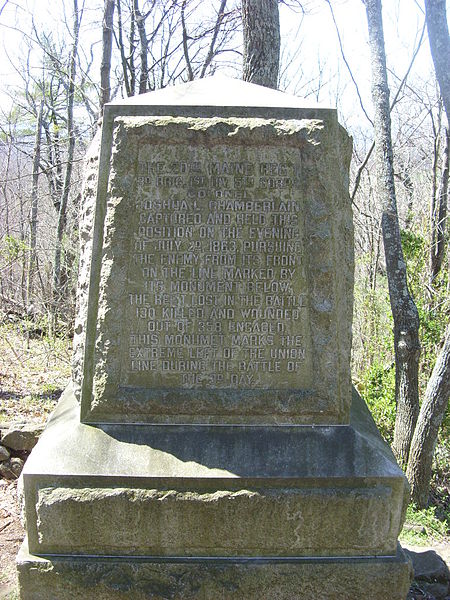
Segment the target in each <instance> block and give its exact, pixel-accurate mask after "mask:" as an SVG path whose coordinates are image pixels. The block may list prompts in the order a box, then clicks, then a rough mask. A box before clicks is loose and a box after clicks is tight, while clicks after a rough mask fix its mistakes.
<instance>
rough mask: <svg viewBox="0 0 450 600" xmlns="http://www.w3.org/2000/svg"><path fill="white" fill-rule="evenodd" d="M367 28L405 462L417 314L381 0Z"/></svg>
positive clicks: (372, 5)
mask: <svg viewBox="0 0 450 600" xmlns="http://www.w3.org/2000/svg"><path fill="white" fill-rule="evenodd" d="M365 6H366V13H367V21H368V27H369V44H370V52H371V70H372V99H373V103H374V107H375V114H374V129H375V152H376V171H377V194H378V198H379V202H380V205H381V207H382V220H381V223H382V231H383V244H384V253H385V259H386V272H387V279H388V285H389V298H390V303H391V310H392V316H393V320H394V348H395V375H396V384H395V392H396V404H397V412H396V420H395V432H394V444H393V449H394V452H395V454H396V456H397V458H398V460H399V461H400V462H401V463H402V464H406V463H407V460H408V455H409V448H410V445H411V439H412V436H413V432H414V428H415V426H416V422H417V416H418V413H419V390H418V369H419V356H420V342H419V315H418V311H417V307H416V305H415V303H414V300H413V298H412V296H411V294H410V291H409V288H408V282H407V276H406V263H405V259H404V257H403V251H402V245H401V238H400V226H399V221H398V212H397V200H396V195H395V183H394V168H393V152H392V137H391V118H390V107H389V87H388V82H387V71H386V53H385V49H384V33H383V21H382V14H381V0H365Z"/></svg>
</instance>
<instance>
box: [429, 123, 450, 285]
mask: <svg viewBox="0 0 450 600" xmlns="http://www.w3.org/2000/svg"><path fill="white" fill-rule="evenodd" d="M442 137H443V142H444V143H443V152H442V171H441V177H440V184H439V187H438V188H437V194H436V193H433V196H432V199H431V211H430V225H431V245H430V280H431V284H433V282H434V280H435V279H436V277H437V276H438V275H439V272H440V270H441V267H442V261H443V259H444V252H445V241H446V225H447V205H448V180H449V139H450V136H449V130H448V128H444V130H443V133H442ZM436 187H437V186H435V189H436ZM433 192H435V190H433Z"/></svg>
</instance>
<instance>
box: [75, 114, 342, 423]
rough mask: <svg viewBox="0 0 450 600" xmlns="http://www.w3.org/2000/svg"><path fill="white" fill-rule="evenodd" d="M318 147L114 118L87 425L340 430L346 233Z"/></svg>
mask: <svg viewBox="0 0 450 600" xmlns="http://www.w3.org/2000/svg"><path fill="white" fill-rule="evenodd" d="M332 134H334V135H335V136H337V137H339V136H340V137H341V148H344V149H345V152H347V154H348V148H349V146H348V143H347V138H346V135H345V133H344V132H343V131H342V130H340V129H339V128H338V127H335V128H334V130H333V131H332ZM329 135H330V131H329V130H327V131H325V130H324V128H323V125H321V123H319V122H318V121H314V120H311V119H309V120H306V119H305V120H296V121H294V120H276V121H275V120H267V119H261V118H217V117H215V118H191V117H164V116H160V117H136V116H124V117H118V118H116V120H115V129H114V149H113V152H112V157H111V169H110V174H109V183H108V190H107V193H106V194H105V198H102V197H99V198H98V199H97V202H104V203H105V204H106V210H105V217H104V225H103V231H104V237H103V239H102V240H101V243H102V246H103V251H102V254H101V264H100V265H99V271H98V280H97V282H96V284H97V285H98V288H97V289H98V304H96V314H95V313H94V311H92V313H91V315H90V320H89V322H88V329H89V328H90V329H91V331H90V332H89V331H88V335H89V334H90V335H91V336H92V339H93V340H94V336H95V350H94V353H93V359H91V358H90V357H88V356H87V357H86V359H85V360H87V363H88V364H87V377H86V375H85V378H86V382H85V387H84V391H85V397H87V396H88V397H89V398H90V401H89V407H88V409H87V410H86V403H83V406H84V410H85V412H84V414H85V418H86V420H87V421H90V420H93V421H95V420H97V419H99V420H100V421H102V420H106V421H110V420H112V421H121V420H126V421H131V422H133V421H137V422H141V421H143V422H183V421H186V420H187V421H188V422H189V421H192V422H238V423H239V422H254V423H263V422H279V423H282V422H288V423H296V422H317V423H324V422H326V423H335V422H345V420H346V419H347V418H348V415H347V414H346V413H347V409H348V401H347V399H348V398H349V397H350V394H349V389H350V376H349V365H348V359H347V356H348V348H349V343H350V331H349V324H350V322H351V321H350V318H349V311H350V307H351V284H352V266H351V264H352V227H351V216H350V208H349V205H348V202H346V201H345V194H344V193H343V191H342V190H341V189H336V183H335V181H333V171H334V169H335V166H334V163H333V160H334V159H335V157H333V156H332V154H331V153H330V152H328V151H327V150H326V148H327V147H329V144H326V138H327V137H328V136H329ZM335 146H336V144H334V147H335ZM341 179H342V178H339V179H337V180H338V181H340V180H341ZM338 185H339V184H338ZM343 198H344V201H343V200H342V199H343ZM97 211H99V207H98V205H97ZM331 214H334V215H335V217H334V219H333V226H332V227H330V226H329V224H328V223H326V222H325V217H327V218H329V217H330V215H331ZM337 261H338V262H340V263H341V264H343V265H345V266H347V270H346V271H344V272H343V275H340V276H337V275H336V273H337V272H338V270H337V269H335V264H336V262H337ZM93 269H94V270H95V265H94V266H93ZM311 282H313V283H311ZM94 329H95V332H94ZM319 357H320V359H319ZM324 359H325V360H324ZM90 364H92V365H95V368H92V369H91V368H90ZM85 373H86V371H85ZM346 403H347V404H346Z"/></svg>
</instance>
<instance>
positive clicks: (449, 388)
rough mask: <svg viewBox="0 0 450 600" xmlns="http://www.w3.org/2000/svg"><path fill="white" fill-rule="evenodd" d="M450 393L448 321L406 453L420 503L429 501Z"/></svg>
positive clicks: (408, 475)
mask: <svg viewBox="0 0 450 600" xmlns="http://www.w3.org/2000/svg"><path fill="white" fill-rule="evenodd" d="M449 395H450V325H448V326H447V331H446V334H445V340H444V345H443V348H442V350H441V352H440V354H439V356H438V358H437V360H436V364H435V365H434V369H433V372H432V374H431V378H430V380H429V381H428V385H427V390H426V392H425V398H424V400H423V403H422V406H421V409H420V414H419V419H418V423H417V427H416V430H415V432H414V437H413V440H412V442H411V450H410V453H409V462H408V469H407V472H406V475H407V477H408V480H409V483H410V485H411V495H412V499H413V500H414V502H416V503H417V505H418V506H420V507H424V506H426V504H427V502H428V494H429V487H430V480H431V467H432V464H433V454H434V449H435V447H436V441H437V436H438V431H439V427H440V426H441V423H442V420H443V418H444V415H445V410H446V408H447V404H448V399H449Z"/></svg>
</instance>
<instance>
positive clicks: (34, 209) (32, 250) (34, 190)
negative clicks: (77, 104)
mask: <svg viewBox="0 0 450 600" xmlns="http://www.w3.org/2000/svg"><path fill="white" fill-rule="evenodd" d="M43 114H44V100H41V103H40V106H39V112H38V119H37V123H36V135H35V139H34V154H33V175H32V184H31V220H30V243H29V262H28V278H27V312H28V313H29V312H30V311H31V305H32V302H33V300H32V298H33V279H34V271H35V268H36V237H37V218H38V183H39V165H40V162H41V139H42V118H43Z"/></svg>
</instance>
